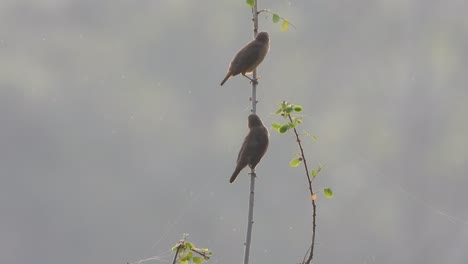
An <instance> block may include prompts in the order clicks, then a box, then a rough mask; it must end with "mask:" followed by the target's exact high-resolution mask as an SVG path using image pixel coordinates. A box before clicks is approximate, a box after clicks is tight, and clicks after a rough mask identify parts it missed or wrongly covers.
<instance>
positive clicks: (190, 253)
mask: <svg viewBox="0 0 468 264" xmlns="http://www.w3.org/2000/svg"><path fill="white" fill-rule="evenodd" d="M192 256H193V253H192V252H189V253H187V255H185V256H183V257H182V258H181V259H180V260H181V262H180V263H182V261H183V260H187V261H190V260H191V259H192Z"/></svg>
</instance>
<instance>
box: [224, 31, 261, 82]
mask: <svg viewBox="0 0 468 264" xmlns="http://www.w3.org/2000/svg"><path fill="white" fill-rule="evenodd" d="M269 49H270V37H269V36H268V33H267V32H260V33H258V34H257V37H256V38H255V39H254V40H252V41H251V42H249V43H248V44H247V45H245V46H244V47H243V48H242V49H241V50H239V51H238V52H237V54H236V56H234V58H233V59H232V61H231V63H230V64H229V69H228V72H227V74H226V77H225V78H224V80H223V81H222V82H221V85H223V84H224V83H225V82H226V81H227V80H228V79H229V78H230V77H231V76H236V75H238V74H239V73H241V74H242V75H243V76H244V77H246V78H248V79H249V80H251V81H252V82H253V81H255V80H253V79H252V78H250V77H248V76H246V75H245V74H246V73H252V72H253V71H254V70H255V69H256V68H257V66H258V65H259V64H260V63H261V62H262V61H263V59H264V58H265V56H266V55H267V53H268V50H269Z"/></svg>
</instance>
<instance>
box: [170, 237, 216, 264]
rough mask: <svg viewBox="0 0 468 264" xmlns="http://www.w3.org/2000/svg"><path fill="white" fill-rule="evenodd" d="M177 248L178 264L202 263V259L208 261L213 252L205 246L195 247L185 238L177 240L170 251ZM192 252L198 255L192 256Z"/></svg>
mask: <svg viewBox="0 0 468 264" xmlns="http://www.w3.org/2000/svg"><path fill="white" fill-rule="evenodd" d="M177 249H178V263H180V264H191V263H193V264H202V263H203V261H208V260H209V259H210V257H211V255H212V254H213V253H212V252H211V251H210V250H208V249H207V248H196V247H195V245H194V244H193V243H190V242H187V241H185V240H181V241H179V243H177V244H176V245H175V246H173V247H172V251H177ZM193 253H197V254H198V255H199V256H198V255H197V256H194V254H193Z"/></svg>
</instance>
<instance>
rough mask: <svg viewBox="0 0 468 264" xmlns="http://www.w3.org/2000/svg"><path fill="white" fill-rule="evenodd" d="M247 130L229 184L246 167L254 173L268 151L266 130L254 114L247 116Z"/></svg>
mask: <svg viewBox="0 0 468 264" xmlns="http://www.w3.org/2000/svg"><path fill="white" fill-rule="evenodd" d="M249 130H250V131H249V133H248V134H247V136H246V137H245V139H244V143H242V147H241V149H240V151H239V155H238V156H237V166H236V169H235V170H234V173H233V174H232V176H231V179H230V180H229V182H230V183H233V182H234V180H235V179H236V177H237V175H238V174H239V172H240V171H241V170H242V169H244V168H245V167H246V166H247V165H249V167H250V168H251V169H252V170H254V171H255V167H256V166H257V164H258V163H259V162H260V160H261V159H262V157H263V155H265V152H266V151H267V149H268V137H269V133H268V130H267V128H266V127H265V126H264V125H263V123H262V120H260V118H259V117H258V116H257V115H256V114H251V115H249Z"/></svg>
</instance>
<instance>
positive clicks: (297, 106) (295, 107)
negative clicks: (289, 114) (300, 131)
mask: <svg viewBox="0 0 468 264" xmlns="http://www.w3.org/2000/svg"><path fill="white" fill-rule="evenodd" d="M294 111H296V112H301V111H302V105H295V106H294Z"/></svg>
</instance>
